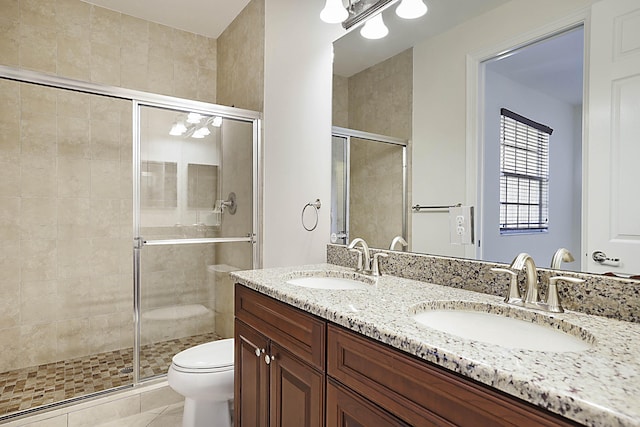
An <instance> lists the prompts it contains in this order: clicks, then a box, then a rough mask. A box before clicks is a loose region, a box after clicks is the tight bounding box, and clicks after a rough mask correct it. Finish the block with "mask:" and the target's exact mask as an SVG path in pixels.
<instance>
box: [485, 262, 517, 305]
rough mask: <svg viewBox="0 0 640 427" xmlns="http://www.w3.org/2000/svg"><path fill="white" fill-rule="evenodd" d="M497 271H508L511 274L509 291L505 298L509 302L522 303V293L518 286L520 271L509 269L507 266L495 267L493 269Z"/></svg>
mask: <svg viewBox="0 0 640 427" xmlns="http://www.w3.org/2000/svg"><path fill="white" fill-rule="evenodd" d="M491 271H494V272H496V273H506V274H508V275H509V293H508V294H507V296H506V297H505V299H504V302H506V303H507V304H517V305H521V304H522V295H521V294H520V288H519V287H518V273H516V272H515V271H512V270H509V269H507V268H498V267H494V268H492V269H491Z"/></svg>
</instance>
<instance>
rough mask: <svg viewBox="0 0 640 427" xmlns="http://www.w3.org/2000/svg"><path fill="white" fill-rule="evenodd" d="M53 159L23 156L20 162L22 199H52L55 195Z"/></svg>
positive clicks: (39, 156) (55, 168) (55, 178)
mask: <svg viewBox="0 0 640 427" xmlns="http://www.w3.org/2000/svg"><path fill="white" fill-rule="evenodd" d="M53 160H54V158H53V157H43V156H42V155H37V156H28V155H23V156H22V158H21V161H20V191H21V196H22V197H52V196H53V195H55V194H56V193H57V182H56V180H57V174H58V172H57V166H56V163H55V161H53Z"/></svg>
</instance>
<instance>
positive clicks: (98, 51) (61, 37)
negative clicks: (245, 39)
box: [0, 0, 217, 102]
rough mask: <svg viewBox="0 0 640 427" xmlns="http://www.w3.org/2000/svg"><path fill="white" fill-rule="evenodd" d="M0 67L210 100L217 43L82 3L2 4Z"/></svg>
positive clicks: (26, 0) (35, 0)
mask: <svg viewBox="0 0 640 427" xmlns="http://www.w3.org/2000/svg"><path fill="white" fill-rule="evenodd" d="M0 29H1V31H0V32H1V33H2V38H0V63H2V65H9V66H13V67H20V68H25V69H29V70H35V71H41V72H44V73H48V74H56V75H58V76H64V77H69V78H73V79H78V80H83V81H89V82H94V83H104V84H107V85H111V86H121V87H126V88H129V89H137V90H143V91H149V92H154V93H160V94H163V95H172V96H177V97H181V98H188V99H196V100H200V101H207V102H216V56H217V41H216V40H215V39H211V38H207V37H204V36H200V35H196V34H193V33H188V32H185V31H181V30H176V29H173V28H170V27H167V26H164V25H160V24H156V23H153V22H148V21H144V20H142V19H138V18H134V17H131V16H128V15H123V14H121V13H117V12H113V11H111V10H108V9H104V8H101V7H98V6H94V5H91V4H89V3H85V2H83V1H80V0H20V1H18V0H3V2H2V13H1V14H0Z"/></svg>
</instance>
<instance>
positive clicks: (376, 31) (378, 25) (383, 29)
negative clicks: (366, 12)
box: [360, 13, 389, 40]
mask: <svg viewBox="0 0 640 427" xmlns="http://www.w3.org/2000/svg"><path fill="white" fill-rule="evenodd" d="M387 34H389V29H388V28H387V26H386V25H384V21H383V20H382V13H379V14H377V15H376V16H374V17H373V18H371V19H369V20H367V22H365V23H364V26H363V27H362V29H361V30H360V35H361V36H362V37H364V38H365V39H371V40H377V39H381V38H383V37H385V36H386V35H387Z"/></svg>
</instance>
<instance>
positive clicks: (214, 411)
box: [167, 338, 233, 427]
mask: <svg viewBox="0 0 640 427" xmlns="http://www.w3.org/2000/svg"><path fill="white" fill-rule="evenodd" d="M167 379H168V382H169V386H170V387H171V388H172V389H173V390H175V391H176V392H177V393H179V394H181V395H183V396H184V397H185V400H184V413H183V415H182V426H183V427H205V426H206V427H209V426H215V427H231V414H230V411H229V401H230V400H231V399H233V338H228V339H224V340H218V341H212V342H208V343H206V344H201V345H197V346H195V347H191V348H188V349H186V350H184V351H181V352H180V353H178V354H176V355H175V356H173V361H172V363H171V366H170V367H169V373H168V378H167Z"/></svg>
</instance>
